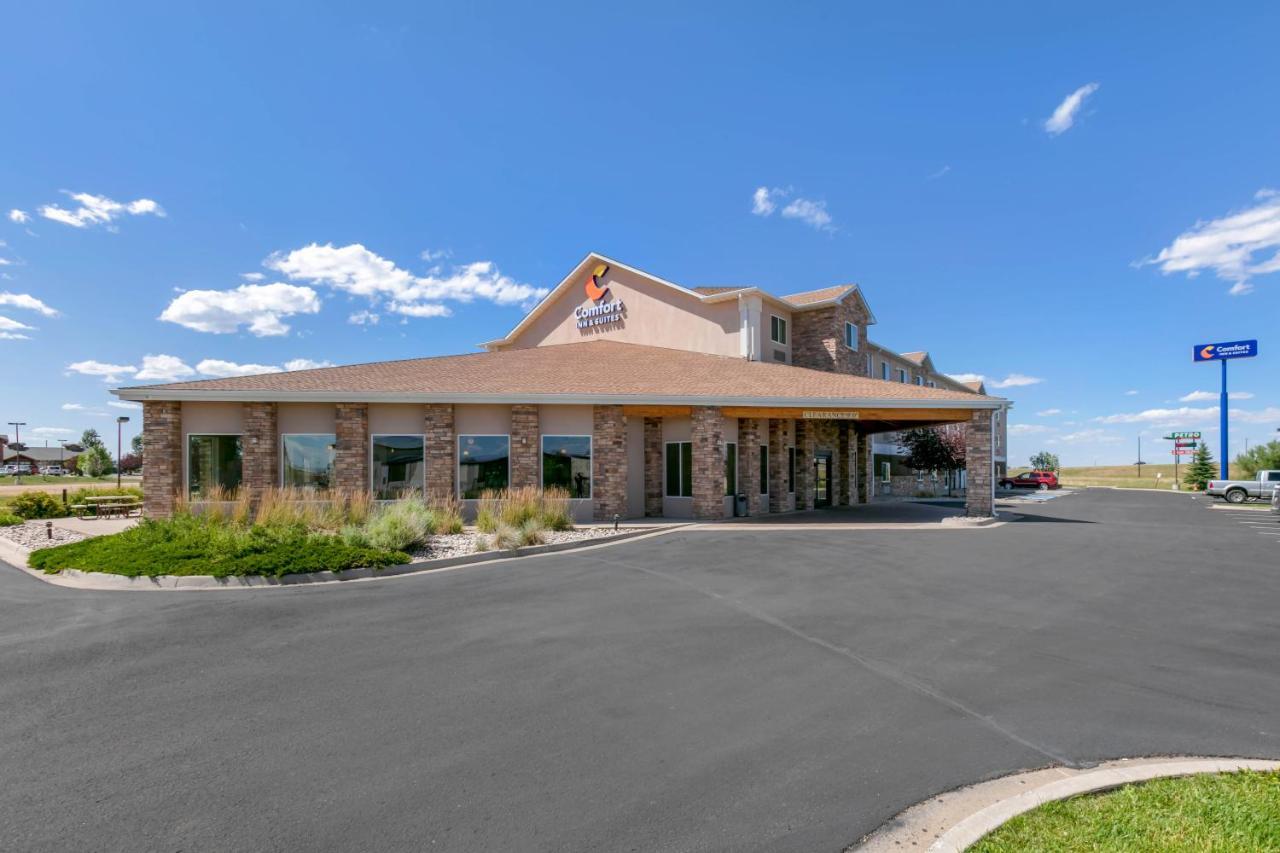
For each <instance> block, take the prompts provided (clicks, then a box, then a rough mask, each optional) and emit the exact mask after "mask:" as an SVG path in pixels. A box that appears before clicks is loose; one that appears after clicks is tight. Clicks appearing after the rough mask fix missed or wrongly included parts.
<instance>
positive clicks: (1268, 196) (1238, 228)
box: [1138, 189, 1280, 296]
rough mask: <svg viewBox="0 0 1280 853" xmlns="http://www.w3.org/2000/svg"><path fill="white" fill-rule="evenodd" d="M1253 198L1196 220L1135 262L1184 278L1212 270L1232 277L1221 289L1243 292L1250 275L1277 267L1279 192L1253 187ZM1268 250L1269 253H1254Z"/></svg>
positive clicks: (1248, 288)
mask: <svg viewBox="0 0 1280 853" xmlns="http://www.w3.org/2000/svg"><path fill="white" fill-rule="evenodd" d="M1254 199H1255V200H1256V201H1257V202H1258V203H1257V204H1255V205H1254V206H1253V207H1250V208H1246V209H1244V210H1240V211H1236V212H1234V213H1230V214H1228V215H1226V216H1223V217H1220V218H1218V219H1211V220H1209V221H1208V222H1204V221H1200V222H1197V223H1196V224H1195V225H1193V226H1192V227H1191V228H1189V229H1187V230H1186V231H1184V232H1182V233H1181V234H1179V235H1178V236H1177V237H1175V238H1174V240H1173V242H1172V243H1170V244H1169V245H1168V246H1166V247H1165V248H1163V249H1161V250H1160V254H1158V255H1156V256H1155V258H1154V259H1151V260H1145V261H1141V262H1139V264H1138V265H1139V266H1144V265H1147V264H1158V265H1159V266H1160V271H1161V272H1162V273H1164V274H1165V275H1169V274H1171V273H1175V272H1185V273H1186V274H1187V276H1188V277H1189V278H1195V277H1196V276H1197V275H1199V274H1200V272H1201V271H1202V270H1212V271H1213V272H1214V274H1215V275H1216V276H1217V277H1218V278H1220V279H1222V280H1223V281H1230V282H1232V285H1231V289H1230V290H1229V291H1227V292H1228V293H1230V294H1231V295H1232V296H1241V295H1243V294H1246V293H1249V292H1250V291H1252V290H1253V284H1252V283H1251V282H1250V281H1249V279H1250V278H1251V277H1252V276H1255V275H1266V274H1268V273H1274V272H1280V193H1277V192H1276V191H1275V190H1268V189H1264V190H1259V191H1258V192H1257V194H1256V195H1255V196H1254ZM1272 250H1275V252H1274V254H1271V255H1270V257H1266V258H1264V259H1261V260H1259V259H1255V255H1257V254H1259V253H1270V252H1272Z"/></svg>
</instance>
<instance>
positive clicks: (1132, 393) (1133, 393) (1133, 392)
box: [1124, 388, 1138, 397]
mask: <svg viewBox="0 0 1280 853" xmlns="http://www.w3.org/2000/svg"><path fill="white" fill-rule="evenodd" d="M1124 395H1125V396H1126V397H1136V396H1138V390H1137V389H1136V388H1130V389H1129V390H1128V391H1125V392H1124Z"/></svg>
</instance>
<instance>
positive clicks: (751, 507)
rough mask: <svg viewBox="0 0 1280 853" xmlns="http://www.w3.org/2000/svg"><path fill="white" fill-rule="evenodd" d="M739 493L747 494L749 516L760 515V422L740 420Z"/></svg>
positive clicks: (753, 419) (751, 419)
mask: <svg viewBox="0 0 1280 853" xmlns="http://www.w3.org/2000/svg"><path fill="white" fill-rule="evenodd" d="M738 491H739V492H746V493H747V515H759V514H760V513H761V512H763V511H764V510H763V507H761V506H760V421H759V420H758V419H756V418H738Z"/></svg>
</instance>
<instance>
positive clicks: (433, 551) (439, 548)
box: [412, 527, 634, 560]
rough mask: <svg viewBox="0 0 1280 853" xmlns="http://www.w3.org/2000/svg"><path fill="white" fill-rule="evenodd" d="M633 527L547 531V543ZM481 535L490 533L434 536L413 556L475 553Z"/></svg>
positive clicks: (595, 536)
mask: <svg viewBox="0 0 1280 853" xmlns="http://www.w3.org/2000/svg"><path fill="white" fill-rule="evenodd" d="M633 529H634V528H630V527H620V528H618V529H617V530H614V529H613V528H612V527H578V528H575V529H573V530H554V531H547V533H546V534H545V536H546V544H548V545H558V544H560V543H561V542H582V541H585V540H587V539H600V538H603V537H605V536H616V535H617V534H619V533H627V532H630V531H631V530H633ZM481 537H485V538H488V534H485V533H474V532H467V533H446V534H441V535H439V536H432V537H431V538H430V539H428V540H427V544H426V546H425V547H423V548H419V549H418V550H416V551H414V552H413V555H412V556H413V559H415V560H438V559H442V558H444V557H460V556H462V555H463V554H474V553H475V552H476V550H477V548H476V542H477V541H478V540H479V539H480V538H481ZM489 550H493V549H489Z"/></svg>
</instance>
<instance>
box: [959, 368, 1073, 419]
mask: <svg viewBox="0 0 1280 853" xmlns="http://www.w3.org/2000/svg"><path fill="white" fill-rule="evenodd" d="M947 375H948V376H950V377H951V378H952V379H954V380H955V381H957V382H981V383H982V384H983V385H985V386H987V387H988V388H1021V387H1023V386H1026V385H1039V384H1040V383H1041V382H1043V381H1044V380H1043V379H1041V378H1040V377H1038V376H1026V375H1024V374H1022V373H1010V374H1009V375H1008V376H1006V377H1005V378H1004V379H987V377H986V376H984V375H983V374H981V373H948V374H947ZM1054 411H1055V412H1056V411H1057V410H1056V409H1055V410H1054Z"/></svg>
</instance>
